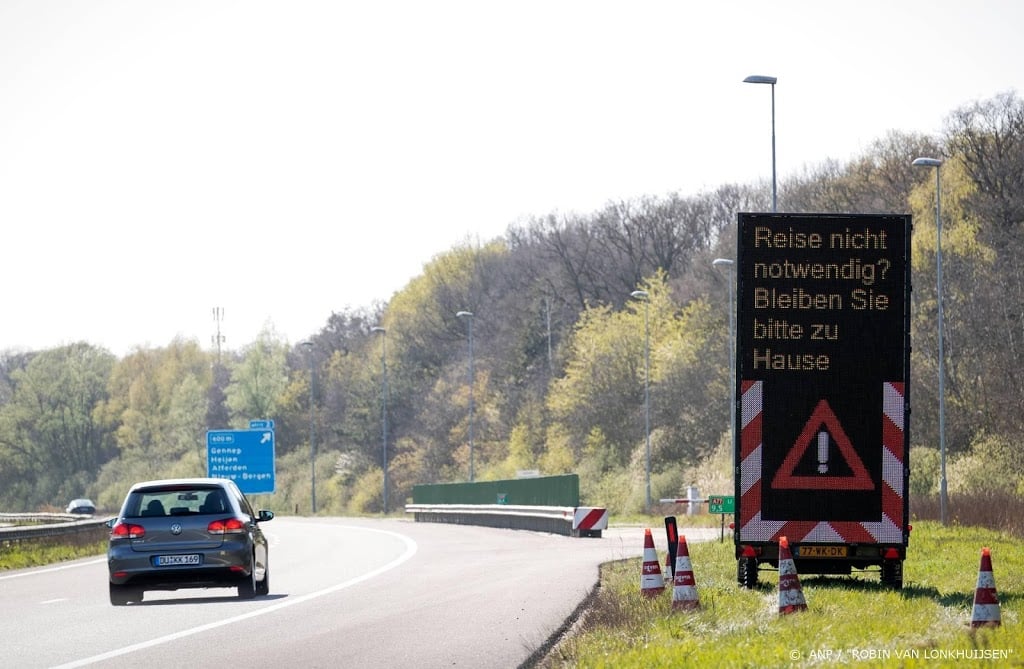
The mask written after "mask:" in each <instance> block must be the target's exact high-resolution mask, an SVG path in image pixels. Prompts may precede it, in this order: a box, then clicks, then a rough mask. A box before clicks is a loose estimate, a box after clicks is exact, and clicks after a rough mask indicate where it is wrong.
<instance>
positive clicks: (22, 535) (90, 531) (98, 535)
mask: <svg viewBox="0 0 1024 669" xmlns="http://www.w3.org/2000/svg"><path fill="white" fill-rule="evenodd" d="M0 523H36V524H34V525H13V526H11V527H0V544H6V543H9V542H13V541H40V540H44V539H49V538H52V537H69V536H70V537H74V538H75V539H76V540H79V539H81V540H83V541H100V540H102V539H104V538H106V537H107V534H108V532H109V531H108V529H107V518H99V519H97V518H96V517H95V516H75V515H73V514H69V513H0Z"/></svg>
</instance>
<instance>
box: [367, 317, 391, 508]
mask: <svg viewBox="0 0 1024 669" xmlns="http://www.w3.org/2000/svg"><path fill="white" fill-rule="evenodd" d="M370 332H379V333H380V369H381V387H380V425H381V427H380V444H381V453H382V454H383V455H382V459H383V461H384V514H385V515H387V512H388V359H387V340H388V337H387V334H388V330H387V328H384V327H381V326H379V325H377V326H374V327H372V328H370Z"/></svg>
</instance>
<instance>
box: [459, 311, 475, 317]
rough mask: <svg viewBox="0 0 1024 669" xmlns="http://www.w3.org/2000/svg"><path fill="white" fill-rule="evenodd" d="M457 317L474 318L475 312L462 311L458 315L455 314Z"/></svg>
mask: <svg viewBox="0 0 1024 669" xmlns="http://www.w3.org/2000/svg"><path fill="white" fill-rule="evenodd" d="M455 317H456V318H472V317H473V312H472V311H460V312H458V313H457V314H455Z"/></svg>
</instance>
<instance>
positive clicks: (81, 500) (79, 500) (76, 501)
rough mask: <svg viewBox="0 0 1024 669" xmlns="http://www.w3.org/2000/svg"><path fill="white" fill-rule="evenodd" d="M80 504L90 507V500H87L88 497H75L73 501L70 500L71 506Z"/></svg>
mask: <svg viewBox="0 0 1024 669" xmlns="http://www.w3.org/2000/svg"><path fill="white" fill-rule="evenodd" d="M81 503H85V504H89V505H90V506H91V505H92V500H91V499H89V498H88V497H76V498H75V499H73V500H71V504H81Z"/></svg>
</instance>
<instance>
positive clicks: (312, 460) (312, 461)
mask: <svg viewBox="0 0 1024 669" xmlns="http://www.w3.org/2000/svg"><path fill="white" fill-rule="evenodd" d="M302 345H303V346H305V347H306V353H307V354H308V356H309V492H310V500H311V508H312V510H313V514H314V515H315V514H316V436H315V435H316V431H315V430H314V429H313V425H314V422H313V408H314V405H313V386H315V385H316V368H315V367H314V366H313V342H311V341H304V342H302Z"/></svg>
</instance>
